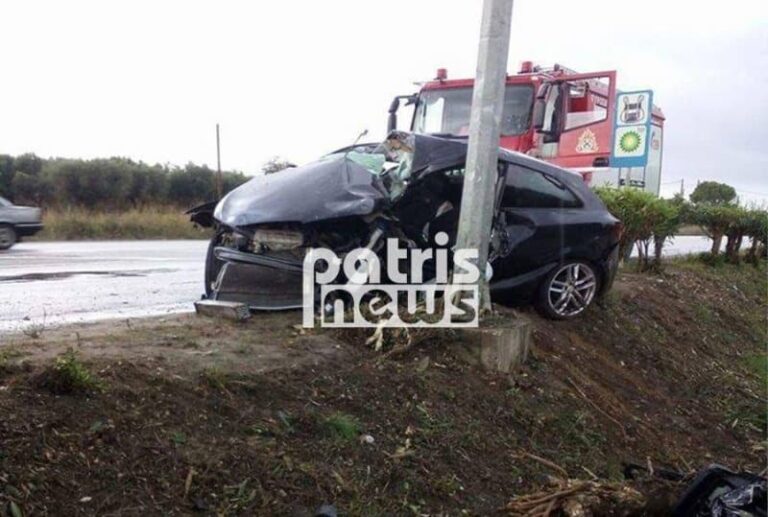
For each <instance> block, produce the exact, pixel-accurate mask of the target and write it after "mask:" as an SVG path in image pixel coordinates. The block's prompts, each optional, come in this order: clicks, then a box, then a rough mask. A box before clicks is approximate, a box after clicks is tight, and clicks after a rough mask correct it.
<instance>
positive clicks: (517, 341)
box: [456, 316, 533, 373]
mask: <svg viewBox="0 0 768 517" xmlns="http://www.w3.org/2000/svg"><path fill="white" fill-rule="evenodd" d="M458 334H459V339H458V340H457V343H456V345H457V346H458V352H459V354H458V355H459V356H460V357H462V358H463V359H465V360H466V361H467V362H469V363H470V364H474V365H478V366H481V367H482V368H484V369H486V370H488V371H492V372H500V373H514V372H515V370H517V369H518V368H519V367H520V365H522V364H523V363H524V362H525V361H526V359H527V358H528V352H529V350H530V348H531V344H532V342H533V323H532V322H531V321H530V320H529V319H528V318H525V317H523V316H517V317H515V318H513V319H512V318H511V319H510V321H509V322H508V323H507V322H505V324H504V326H500V327H494V328H482V327H480V328H468V329H460V330H459V332H458Z"/></svg>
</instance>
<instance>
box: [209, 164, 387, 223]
mask: <svg viewBox="0 0 768 517" xmlns="http://www.w3.org/2000/svg"><path fill="white" fill-rule="evenodd" d="M387 198H388V193H387V189H386V188H385V187H384V185H383V183H382V181H381V178H379V177H378V176H377V175H375V174H372V173H371V172H370V171H369V170H368V169H367V168H365V167H364V166H362V165H360V164H358V163H356V162H354V161H353V160H352V159H350V157H349V156H348V155H347V154H337V155H331V156H328V157H326V158H324V159H322V160H319V161H316V162H312V163H309V164H307V165H302V166H300V167H292V168H289V169H284V170H282V171H280V172H276V173H273V174H264V175H261V176H256V177H255V178H253V179H251V180H250V181H248V182H247V183H244V184H243V185H240V186H239V187H237V188H236V189H234V190H233V191H232V192H230V193H229V194H227V195H226V196H224V198H223V199H222V200H221V201H220V202H219V204H218V205H217V206H216V210H215V211H214V214H213V215H214V217H215V218H216V219H217V220H218V221H219V222H221V223H223V224H225V225H226V226H229V227H240V226H248V225H252V224H264V223H274V222H298V223H309V222H313V221H320V220H324V219H333V218H336V217H346V216H352V215H366V214H370V213H371V212H373V211H374V210H375V209H376V208H377V206H378V204H379V203H380V202H383V201H384V200H386V199H387Z"/></svg>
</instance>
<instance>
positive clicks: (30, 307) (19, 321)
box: [0, 237, 710, 334]
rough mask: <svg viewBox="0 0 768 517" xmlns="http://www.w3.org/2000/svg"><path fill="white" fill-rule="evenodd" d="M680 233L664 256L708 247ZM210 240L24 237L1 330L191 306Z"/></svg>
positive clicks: (14, 256) (3, 288)
mask: <svg viewBox="0 0 768 517" xmlns="http://www.w3.org/2000/svg"><path fill="white" fill-rule="evenodd" d="M709 243H710V241H709V240H708V239H706V238H702V237H677V238H675V240H674V242H673V243H671V244H669V245H668V246H667V247H666V250H665V251H666V253H665V254H666V255H680V254H686V253H693V252H699V251H705V250H707V249H709ZM206 248H207V241H202V240H200V241H103V242H24V243H21V244H18V245H17V246H16V247H14V248H12V249H11V250H8V251H4V252H0V334H3V333H6V332H9V331H19V330H23V329H25V328H27V327H35V326H41V325H42V326H43V327H44V328H48V327H52V326H57V325H61V324H63V323H74V322H88V321H96V320H102V319H110V318H134V317H140V316H150V315H160V314H166V313H175V312H185V311H191V310H193V306H192V303H193V302H194V301H195V300H198V299H200V295H201V294H202V292H203V280H202V279H203V265H204V260H205V252H206Z"/></svg>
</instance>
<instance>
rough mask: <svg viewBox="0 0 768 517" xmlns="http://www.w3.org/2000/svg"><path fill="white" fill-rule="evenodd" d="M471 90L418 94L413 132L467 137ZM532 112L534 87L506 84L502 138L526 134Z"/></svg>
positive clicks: (432, 91)
mask: <svg viewBox="0 0 768 517" xmlns="http://www.w3.org/2000/svg"><path fill="white" fill-rule="evenodd" d="M471 105H472V88H446V89H444V90H424V91H422V92H421V94H420V95H419V101H418V104H417V106H416V113H415V116H414V120H413V131H414V132H416V133H428V134H441V133H442V134H451V135H456V136H467V135H468V134H469V110H470V106H471ZM532 111H533V86H530V85H526V84H516V85H507V88H506V91H505V93H504V111H503V114H502V119H501V134H502V135H503V136H514V135H521V134H523V133H525V132H526V131H528V129H529V127H530V124H531V112H532Z"/></svg>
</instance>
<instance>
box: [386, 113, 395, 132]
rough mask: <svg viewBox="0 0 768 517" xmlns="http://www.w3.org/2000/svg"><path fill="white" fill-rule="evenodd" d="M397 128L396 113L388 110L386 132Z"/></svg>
mask: <svg viewBox="0 0 768 517" xmlns="http://www.w3.org/2000/svg"><path fill="white" fill-rule="evenodd" d="M396 129H397V113H393V112H391V111H390V112H389V119H387V134H389V133H391V132H392V131H395V130H396Z"/></svg>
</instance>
